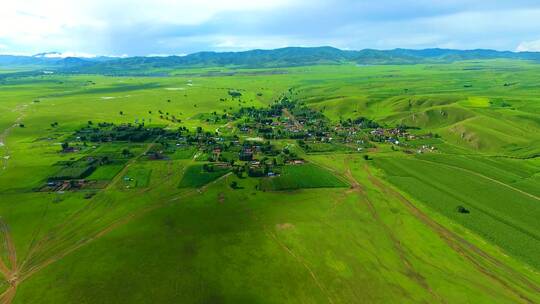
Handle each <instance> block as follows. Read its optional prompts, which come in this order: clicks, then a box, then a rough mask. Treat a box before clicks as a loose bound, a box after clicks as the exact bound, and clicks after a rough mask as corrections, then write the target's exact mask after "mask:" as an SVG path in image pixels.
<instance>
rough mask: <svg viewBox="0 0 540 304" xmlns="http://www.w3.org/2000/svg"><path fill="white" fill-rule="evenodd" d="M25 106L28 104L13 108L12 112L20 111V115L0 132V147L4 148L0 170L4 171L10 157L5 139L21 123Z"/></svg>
mask: <svg viewBox="0 0 540 304" xmlns="http://www.w3.org/2000/svg"><path fill="white" fill-rule="evenodd" d="M25 106H28V105H20V106H17V107H16V108H15V109H13V112H17V111H19V112H20V115H19V116H18V117H17V119H15V123H14V124H12V125H11V126H9V127H7V128H6V129H4V131H3V132H2V133H0V148H3V150H4V153H3V156H2V171H5V170H6V169H7V167H8V162H9V159H10V157H11V154H10V152H9V148H8V146H7V143H6V139H7V137H8V135H9V133H11V131H12V130H13V129H14V128H16V127H18V126H19V125H20V123H21V120H22V119H23V118H24V115H25V113H24V111H23V109H24V107H25ZM2 171H0V172H2Z"/></svg>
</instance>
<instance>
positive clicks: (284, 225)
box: [276, 223, 294, 230]
mask: <svg viewBox="0 0 540 304" xmlns="http://www.w3.org/2000/svg"><path fill="white" fill-rule="evenodd" d="M292 228H294V225H293V224H291V223H282V224H276V229H277V230H287V229H292Z"/></svg>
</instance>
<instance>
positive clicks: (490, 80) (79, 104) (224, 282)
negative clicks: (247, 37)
mask: <svg viewBox="0 0 540 304" xmlns="http://www.w3.org/2000/svg"><path fill="white" fill-rule="evenodd" d="M230 71H231V72H232V76H231V75H230V74H228V75H220V73H210V72H209V71H208V70H205V69H201V70H178V71H175V72H174V73H173V75H171V76H170V77H105V76H96V75H78V76H74V75H73V76H64V75H46V76H45V75H44V76H38V77H24V78H6V79H3V80H2V81H1V82H0V113H1V115H0V157H2V163H1V167H0V216H1V217H0V231H1V237H2V239H3V242H2V244H3V247H2V248H1V249H2V250H1V259H0V260H1V261H2V263H0V270H1V272H0V273H2V276H3V277H4V280H3V283H2V285H1V286H0V288H2V291H3V294H2V298H1V301H2V302H3V303H149V302H153V303H173V302H185V303H283V302H290V303H306V302H308V303H309V302H316V303H319V302H329V303H354V302H373V303H388V302H400V303H403V302H406V303H418V302H430V303H431V302H441V303H467V302H468V303H471V302H473V303H516V302H517V303H521V302H523V303H531V302H532V303H534V302H539V301H540V297H539V294H540V275H539V274H538V271H539V270H540V260H539V257H540V243H539V239H540V226H539V225H540V224H539V222H538V221H537V219H538V216H539V215H540V214H539V212H540V207H539V206H540V205H539V204H538V202H539V198H538V197H539V195H540V193H539V189H540V177H539V176H540V163H539V162H538V155H540V119H539V115H538V113H540V96H539V95H538V89H539V85H538V83H539V80H540V76H539V75H540V66H539V65H537V64H533V63H528V62H525V61H509V60H491V61H474V62H458V63H454V64H439V65H411V66H352V65H350V66H349V65H343V66H309V67H297V68H284V69H279V71H280V73H269V71H267V72H268V73H264V72H260V71H259V73H251V74H246V73H243V72H244V71H242V70H234V69H231V70H230ZM509 83H511V84H512V85H505V84H509ZM291 87H293V88H295V89H296V91H295V92H297V93H295V96H294V97H295V98H296V99H297V100H299V101H301V102H304V103H306V104H307V105H308V106H310V107H312V108H314V109H319V110H321V111H322V112H323V114H324V115H326V116H327V117H328V118H329V119H331V120H332V121H339V120H340V119H347V118H355V117H358V116H365V117H369V118H370V119H374V120H376V121H378V122H380V123H382V124H386V125H389V126H394V125H396V124H400V123H405V124H407V125H410V126H415V127H419V128H420V129H421V132H432V133H435V134H438V135H440V137H439V138H432V139H429V140H426V142H425V143H424V144H429V145H434V146H436V148H437V150H436V152H433V153H429V154H428V153H424V154H417V153H416V152H414V154H412V155H411V154H406V153H404V152H403V151H401V150H399V149H398V151H393V150H391V149H390V147H389V144H382V143H381V144H378V145H377V147H376V148H374V149H370V152H369V153H368V154H369V156H370V160H365V159H364V158H363V154H364V153H358V152H355V151H346V150H345V149H339V151H328V152H321V153H315V154H310V153H308V154H302V151H301V149H299V148H298V147H296V146H294V145H295V144H294V143H287V145H291V147H290V149H291V150H292V151H297V152H298V153H299V154H301V156H302V157H304V158H305V159H306V160H307V161H308V162H309V164H307V165H302V166H291V167H285V168H288V169H286V172H283V174H282V176H280V177H276V178H274V180H272V182H271V183H268V182H267V181H263V182H262V184H263V185H264V184H265V183H267V184H268V187H263V188H264V189H265V190H274V191H264V192H263V191H260V190H258V188H259V186H260V185H261V180H260V179H258V178H238V177H236V176H235V175H233V174H224V173H225V172H219V174H216V175H215V176H214V175H212V176H210V177H209V176H206V175H205V174H201V167H202V166H203V163H204V162H205V161H206V159H205V158H201V159H202V160H201V161H197V162H195V161H194V159H193V158H194V156H197V154H198V153H200V152H197V151H193V150H190V149H186V150H183V149H178V150H176V152H175V153H173V154H172V156H170V157H168V158H165V159H160V160H151V159H149V158H148V157H147V156H146V152H147V151H148V150H149V149H151V148H152V147H153V146H154V145H155V143H153V142H144V143H139V144H132V143H130V144H128V143H126V144H118V143H100V144H96V145H95V147H92V146H89V147H85V148H82V149H81V150H80V151H78V152H73V153H60V152H59V151H60V143H62V142H63V141H64V140H66V139H67V138H69V137H70V136H73V133H74V131H75V130H78V129H80V128H81V127H84V126H86V125H87V124H88V121H92V122H93V123H94V124H96V123H99V122H114V123H118V124H120V123H134V122H135V121H141V120H142V119H144V120H145V122H146V125H147V126H165V127H166V128H168V129H176V128H178V127H180V126H186V127H187V128H188V129H190V130H194V129H195V128H196V127H198V126H202V127H203V129H204V130H205V131H209V132H215V131H216V128H218V131H220V132H230V133H234V134H237V132H236V130H226V129H227V128H226V126H223V125H221V124H215V123H212V122H208V121H205V120H201V119H200V117H204V114H208V113H212V112H214V111H217V112H218V113H223V112H225V111H235V110H237V109H239V108H240V107H243V106H254V107H262V106H266V105H269V104H272V103H273V102H274V100H276V98H277V97H278V96H280V95H281V94H282V93H283V92H286V91H287V90H288V89H289V88H291ZM231 89H234V90H238V91H239V92H241V93H242V98H240V99H231V98H227V97H228V92H229V90H231ZM160 111H161V112H162V113H169V115H175V117H176V118H178V120H177V121H175V122H173V121H171V120H166V119H163V118H161V117H160V115H159V112H160ZM120 112H122V113H120ZM201 115H203V116H201ZM53 123H57V126H52V125H51V124H53ZM21 124H23V125H24V127H21V126H20V125H21ZM277 144H283V143H277ZM126 147H127V148H129V151H130V152H131V153H132V154H133V156H132V157H130V158H126V157H123V156H122V150H123V149H124V148H126ZM103 155H107V156H110V157H111V159H112V163H111V164H106V165H103V166H99V167H98V168H97V169H96V170H95V171H93V172H92V174H90V175H89V176H88V179H90V180H99V181H104V182H105V183H104V185H103V187H102V188H100V189H98V190H95V194H94V195H92V196H89V195H87V194H88V191H87V190H81V191H65V192H38V191H36V189H39V188H40V187H41V186H43V185H44V184H45V183H46V182H47V180H48V179H49V178H50V177H51V176H54V175H55V174H58V171H59V167H58V166H56V165H55V164H57V163H58V162H69V161H77V160H80V159H82V158H85V157H98V156H103ZM199 156H200V155H199ZM293 168H294V169H293ZM222 173H223V174H222ZM126 177H128V179H126ZM278 178H279V179H280V180H285V182H279V183H278V182H275V181H276V180H277V179H278ZM131 179H133V180H131ZM287 179H288V181H287ZM233 181H235V182H237V184H238V186H239V187H238V188H237V189H233V188H232V187H230V184H231V182H233ZM291 184H294V185H295V186H294V187H293V188H295V189H296V190H295V191H286V192H282V191H275V190H281V189H290V187H287V186H283V185H291ZM179 185H180V187H179ZM306 185H307V186H306ZM313 185H316V187H314V186H313ZM128 186H129V187H128ZM308 188H309V189H308ZM92 191H94V190H92ZM458 205H463V206H464V207H466V208H467V209H468V210H469V211H470V213H469V214H461V213H459V212H457V211H456V207H457V206H458Z"/></svg>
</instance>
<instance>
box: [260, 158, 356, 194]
mask: <svg viewBox="0 0 540 304" xmlns="http://www.w3.org/2000/svg"><path fill="white" fill-rule="evenodd" d="M347 186H348V185H347V183H346V182H344V181H342V180H340V179H339V178H337V177H335V176H334V175H332V173H331V172H328V170H326V169H323V168H321V167H318V166H314V165H311V164H304V165H289V166H285V167H283V170H282V171H281V173H280V175H279V176H275V177H268V178H265V179H264V180H262V181H261V186H260V187H261V189H263V190H270V191H279V190H295V189H304V188H340V187H341V188H343V187H347Z"/></svg>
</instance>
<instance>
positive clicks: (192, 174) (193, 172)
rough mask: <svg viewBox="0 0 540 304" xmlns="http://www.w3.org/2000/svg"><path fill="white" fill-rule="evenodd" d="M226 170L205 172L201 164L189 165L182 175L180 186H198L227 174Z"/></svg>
mask: <svg viewBox="0 0 540 304" xmlns="http://www.w3.org/2000/svg"><path fill="white" fill-rule="evenodd" d="M227 172H228V170H220V169H217V170H216V171H214V172H207V171H205V170H204V169H203V166H202V165H191V166H189V167H188V168H187V169H186V171H185V172H184V174H183V176H182V180H181V181H180V185H179V187H180V188H199V187H202V186H204V185H206V184H208V183H210V182H213V181H215V180H216V179H218V178H220V177H222V176H223V175H225V174H227Z"/></svg>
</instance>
